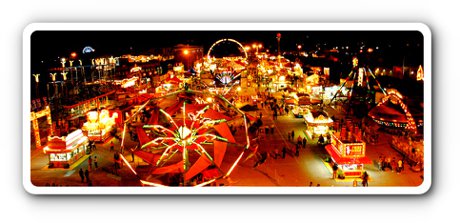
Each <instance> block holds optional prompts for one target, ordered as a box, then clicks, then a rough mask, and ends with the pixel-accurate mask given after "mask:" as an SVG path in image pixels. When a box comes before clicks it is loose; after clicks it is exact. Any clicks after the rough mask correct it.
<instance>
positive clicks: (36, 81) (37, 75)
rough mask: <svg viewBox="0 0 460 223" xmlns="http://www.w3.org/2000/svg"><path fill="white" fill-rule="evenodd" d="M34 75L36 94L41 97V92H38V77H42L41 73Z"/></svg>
mask: <svg viewBox="0 0 460 223" xmlns="http://www.w3.org/2000/svg"><path fill="white" fill-rule="evenodd" d="M32 75H33V76H34V77H35V96H36V97H37V98H40V96H39V95H38V93H39V92H38V82H39V80H38V77H40V74H32Z"/></svg>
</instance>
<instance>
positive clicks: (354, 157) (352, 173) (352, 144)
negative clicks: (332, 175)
mask: <svg viewBox="0 0 460 223" xmlns="http://www.w3.org/2000/svg"><path fill="white" fill-rule="evenodd" d="M339 134H340V133H339V132H337V133H336V134H332V136H331V144H328V145H326V146H325V149H326V151H327V152H328V153H329V155H330V157H331V160H330V162H329V163H328V165H331V167H332V166H334V164H336V165H337V166H338V177H339V178H345V177H361V175H362V173H363V172H364V164H370V163H372V161H371V160H370V159H369V158H367V157H366V143H365V142H363V141H361V140H359V139H356V138H355V140H350V138H348V137H343V135H346V134H342V137H341V136H340V135H339Z"/></svg>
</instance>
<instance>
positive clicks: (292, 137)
mask: <svg viewBox="0 0 460 223" xmlns="http://www.w3.org/2000/svg"><path fill="white" fill-rule="evenodd" d="M291 139H292V141H294V130H292V132H291Z"/></svg>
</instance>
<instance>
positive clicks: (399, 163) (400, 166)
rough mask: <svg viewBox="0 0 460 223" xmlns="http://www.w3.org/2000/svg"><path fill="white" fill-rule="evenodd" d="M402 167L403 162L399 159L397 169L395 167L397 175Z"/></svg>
mask: <svg viewBox="0 0 460 223" xmlns="http://www.w3.org/2000/svg"><path fill="white" fill-rule="evenodd" d="M402 166H403V162H402V160H401V159H399V160H398V167H397V169H396V172H397V173H398V174H400V173H401V170H402V169H403V167H402Z"/></svg>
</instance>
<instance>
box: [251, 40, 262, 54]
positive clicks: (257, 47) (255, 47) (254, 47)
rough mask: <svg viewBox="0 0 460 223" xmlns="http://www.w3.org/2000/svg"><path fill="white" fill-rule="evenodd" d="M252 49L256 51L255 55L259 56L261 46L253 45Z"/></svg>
mask: <svg viewBox="0 0 460 223" xmlns="http://www.w3.org/2000/svg"><path fill="white" fill-rule="evenodd" d="M252 48H253V49H256V55H257V54H259V48H262V44H260V43H259V44H256V43H254V44H252Z"/></svg>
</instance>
